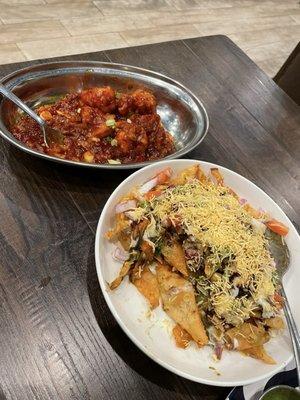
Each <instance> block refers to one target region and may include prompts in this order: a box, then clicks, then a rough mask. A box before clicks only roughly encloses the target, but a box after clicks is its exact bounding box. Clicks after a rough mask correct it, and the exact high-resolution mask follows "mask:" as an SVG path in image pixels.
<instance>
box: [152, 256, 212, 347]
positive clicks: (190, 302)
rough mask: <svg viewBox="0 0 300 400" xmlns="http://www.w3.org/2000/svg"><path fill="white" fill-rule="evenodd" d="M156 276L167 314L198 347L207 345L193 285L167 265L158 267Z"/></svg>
mask: <svg viewBox="0 0 300 400" xmlns="http://www.w3.org/2000/svg"><path fill="white" fill-rule="evenodd" d="M156 276H157V280H158V285H159V291H160V294H161V299H162V303H163V309H164V310H165V312H166V313H167V314H168V315H169V317H171V318H172V319H173V320H174V321H175V322H176V323H178V324H179V325H180V326H181V327H182V328H183V329H184V330H186V331H187V332H188V333H189V334H190V335H191V337H192V338H193V340H194V341H195V342H196V343H197V344H198V346H204V345H205V344H207V343H208V338H207V335H206V332H205V329H204V326H203V324H202V321H201V319H200V314H199V310H198V308H197V304H196V300H195V294H194V289H193V286H192V284H191V283H190V282H189V281H187V280H186V279H185V278H183V277H182V276H180V275H179V274H178V273H176V272H172V271H171V268H170V267H169V266H168V265H167V264H161V263H159V264H158V265H157V267H156Z"/></svg>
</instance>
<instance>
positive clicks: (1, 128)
mask: <svg viewBox="0 0 300 400" xmlns="http://www.w3.org/2000/svg"><path fill="white" fill-rule="evenodd" d="M74 64H78V66H77V67H79V66H84V65H86V67H87V68H88V67H90V69H91V68H92V67H91V65H94V66H95V68H96V67H97V68H101V66H103V68H104V67H107V68H108V67H109V66H111V67H112V68H116V69H117V70H124V71H129V72H130V71H133V72H136V73H137V74H140V75H144V76H145V75H147V74H148V75H150V76H153V77H155V78H157V79H159V80H160V81H163V82H164V81H165V82H168V83H169V84H171V85H173V86H175V87H177V88H180V89H181V90H183V91H184V92H186V93H187V94H188V95H189V96H190V98H191V99H192V100H193V101H194V103H195V105H196V106H197V108H198V110H199V112H200V113H201V114H202V117H203V133H202V135H201V137H200V138H198V139H196V140H195V141H194V143H193V144H192V145H191V146H187V147H186V149H180V150H179V151H178V152H177V154H176V153H172V154H169V155H168V156H166V157H164V158H162V159H159V160H157V162H160V161H165V160H174V159H177V158H179V157H183V156H185V155H186V154H188V153H190V152H191V151H193V150H194V149H195V148H196V147H197V146H198V145H199V144H200V143H201V142H202V141H203V140H204V138H205V137H206V135H207V133H208V130H209V126H210V121H209V117H208V113H207V110H206V108H205V106H204V104H203V102H202V100H200V99H199V98H198V96H196V95H195V94H194V93H193V92H192V90H191V89H189V88H187V87H186V86H185V85H183V84H182V83H180V82H179V81H178V80H176V79H173V78H171V77H170V76H168V75H165V74H162V73H160V72H156V71H152V70H150V69H147V68H143V67H137V66H135V65H130V64H122V63H114V62H109V61H87V60H70V61H52V62H46V63H39V64H36V65H30V66H27V67H24V68H20V69H17V70H16V71H14V72H11V73H9V74H7V75H5V76H4V77H2V78H0V83H1V84H4V85H5V83H7V82H9V81H10V80H12V79H13V77H17V76H19V75H21V76H22V74H26V73H29V72H30V71H32V70H33V71H34V70H35V69H36V70H39V68H43V67H44V68H46V67H48V68H51V67H53V68H51V69H53V70H55V69H57V68H55V67H59V66H61V68H66V67H67V66H70V68H71V66H72V65H73V68H76V65H74ZM2 100H3V99H1V100H0V109H1V107H2ZM0 136H1V137H2V138H3V139H4V140H6V141H8V142H9V143H10V144H11V145H13V146H14V147H17V148H18V149H19V150H21V151H24V152H25V153H27V154H30V155H32V156H36V157H39V158H42V159H45V160H48V161H52V162H56V163H59V164H65V165H69V166H72V167H83V168H92V169H104V170H131V169H138V168H143V167H146V166H148V165H152V164H153V161H154V162H155V161H156V160H148V161H144V162H140V163H128V164H96V163H91V164H90V163H84V162H82V161H73V160H67V159H62V158H58V157H54V156H51V155H49V154H45V153H41V152H39V151H37V150H34V149H31V148H30V147H27V146H26V145H25V144H24V143H22V142H20V141H19V140H17V139H16V138H15V137H14V136H13V135H12V134H11V133H10V131H9V130H8V129H7V128H6V126H5V125H4V123H3V122H2V119H1V118H0ZM175 154H176V155H175Z"/></svg>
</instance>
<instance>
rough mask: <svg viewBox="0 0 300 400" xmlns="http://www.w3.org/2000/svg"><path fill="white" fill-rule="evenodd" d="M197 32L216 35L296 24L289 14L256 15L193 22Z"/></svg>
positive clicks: (258, 30)
mask: <svg viewBox="0 0 300 400" xmlns="http://www.w3.org/2000/svg"><path fill="white" fill-rule="evenodd" d="M194 25H195V27H196V28H197V29H198V31H199V33H200V34H201V35H203V36H205V35H217V34H223V35H227V34H229V33H239V32H247V31H253V30H254V29H255V31H257V32H260V31H261V30H263V29H271V28H274V27H282V26H289V25H296V22H295V21H294V20H293V19H292V18H291V16H289V15H286V16H283V17H281V16H273V17H256V18H247V19H238V20H235V19H234V18H233V19H232V20H230V21H229V20H226V21H223V22H222V24H220V23H219V21H210V22H201V23H199V24H197V23H196V24H195V23H194Z"/></svg>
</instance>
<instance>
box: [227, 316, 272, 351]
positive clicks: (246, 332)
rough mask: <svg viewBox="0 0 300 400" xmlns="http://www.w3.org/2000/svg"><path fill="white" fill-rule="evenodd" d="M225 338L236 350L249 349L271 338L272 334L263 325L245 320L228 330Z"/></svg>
mask: <svg viewBox="0 0 300 400" xmlns="http://www.w3.org/2000/svg"><path fill="white" fill-rule="evenodd" d="M225 338H226V340H227V341H228V342H229V343H230V344H232V346H233V347H234V348H235V349H236V350H247V349H250V348H251V347H257V346H261V345H263V344H264V343H266V342H267V341H268V340H269V339H270V335H269V334H268V332H267V331H266V330H265V329H264V327H263V326H262V325H259V326H256V325H253V324H250V323H249V322H244V323H243V324H241V325H239V326H236V327H234V328H231V329H229V330H228V331H226V333H225Z"/></svg>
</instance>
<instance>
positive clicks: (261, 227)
mask: <svg viewBox="0 0 300 400" xmlns="http://www.w3.org/2000/svg"><path fill="white" fill-rule="evenodd" d="M251 226H252V229H253V231H254V232H255V233H262V234H264V233H265V231H266V228H267V227H266V225H265V224H263V223H262V222H260V221H258V220H257V219H255V218H252V221H251Z"/></svg>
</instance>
